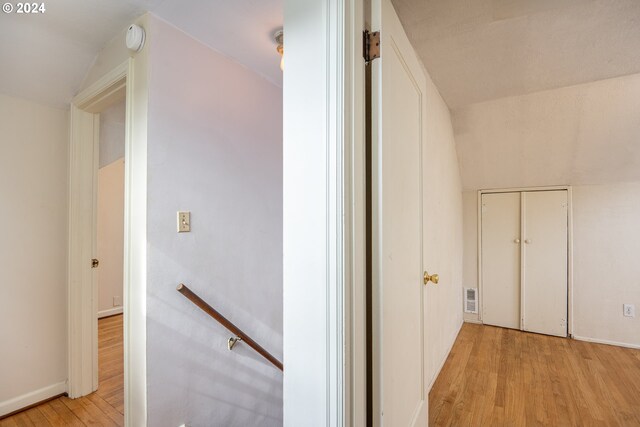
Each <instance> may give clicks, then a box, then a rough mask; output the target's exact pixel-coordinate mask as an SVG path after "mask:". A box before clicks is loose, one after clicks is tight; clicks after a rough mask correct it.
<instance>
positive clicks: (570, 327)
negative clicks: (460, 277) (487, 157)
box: [477, 185, 573, 337]
mask: <svg viewBox="0 0 640 427" xmlns="http://www.w3.org/2000/svg"><path fill="white" fill-rule="evenodd" d="M554 190H556V191H557V190H566V191H567V202H568V205H567V217H568V218H567V251H568V253H567V301H568V304H567V318H568V325H567V334H568V336H569V337H573V204H572V190H571V186H570V185H558V186H549V187H514V188H500V189H491V190H478V200H477V203H478V206H477V224H478V260H477V262H478V307H480V310H478V320H479V321H480V322H481V323H482V304H483V297H482V289H483V286H482V195H483V194H492V193H520V192H527V191H554ZM521 215H524V213H523V212H521ZM521 221H522V219H521ZM521 238H522V236H521ZM521 270H522V266H521ZM523 274H524V271H521V273H520V276H521V280H522V275H523ZM521 305H522V303H521ZM520 323H521V326H522V321H521V322H520Z"/></svg>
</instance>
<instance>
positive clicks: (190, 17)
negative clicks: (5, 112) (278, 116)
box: [0, 0, 283, 108]
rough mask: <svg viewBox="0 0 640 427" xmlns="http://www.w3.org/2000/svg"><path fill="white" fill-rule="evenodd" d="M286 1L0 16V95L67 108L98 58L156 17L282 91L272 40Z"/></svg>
mask: <svg viewBox="0 0 640 427" xmlns="http://www.w3.org/2000/svg"><path fill="white" fill-rule="evenodd" d="M282 9H283V5H282V0H233V1H222V0H182V1H181V0H109V1H106V0H56V1H54V2H46V12H45V13H44V14H39V15H18V14H15V13H12V14H5V13H0V40H1V41H0V93H4V94H7V95H12V96H17V97H21V98H26V99H31V100H34V101H37V102H41V103H44V104H47V105H52V106H56V107H63V108H64V107H66V106H67V105H68V103H69V101H70V100H71V98H72V97H73V96H74V95H75V94H76V92H77V91H78V89H79V88H80V85H81V83H82V81H83V79H84V77H85V75H86V74H87V72H88V70H89V69H90V67H91V65H92V63H93V61H94V59H95V58H96V56H97V54H98V53H99V52H100V51H101V50H102V48H103V47H104V46H105V45H106V44H107V43H108V42H109V41H110V40H112V39H113V38H114V37H115V36H116V35H118V34H119V33H120V32H121V31H123V30H124V29H125V28H126V27H127V26H128V25H129V24H130V23H131V22H132V21H133V20H134V19H135V18H137V17H138V16H140V15H142V14H143V13H144V12H146V11H151V12H153V13H155V14H156V15H158V16H159V17H161V18H162V19H164V20H165V21H168V22H169V23H171V24H173V25H175V26H176V27H178V28H180V29H181V30H183V31H184V32H186V33H188V34H190V35H191V36H193V37H194V38H196V39H198V40H200V41H201V42H203V43H204V44H206V45H208V46H210V47H212V48H213V49H216V50H218V51H220V52H221V53H223V54H225V55H227V56H229V57H232V58H234V59H236V60H237V61H238V62H240V63H243V64H245V65H246V66H247V67H249V68H251V69H253V70H255V71H257V72H258V73H261V74H262V75H264V76H265V77H266V78H267V79H269V80H271V81H272V82H274V83H276V84H279V85H281V79H282V75H281V72H280V69H279V67H278V66H279V57H278V56H277V52H276V51H275V43H274V41H273V39H272V34H273V32H274V31H275V29H276V28H278V27H281V26H282V21H283V18H282Z"/></svg>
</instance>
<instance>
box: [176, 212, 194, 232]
mask: <svg viewBox="0 0 640 427" xmlns="http://www.w3.org/2000/svg"><path fill="white" fill-rule="evenodd" d="M189 231H191V212H178V233H188V232H189Z"/></svg>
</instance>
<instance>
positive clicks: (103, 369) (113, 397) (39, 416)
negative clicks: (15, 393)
mask: <svg viewBox="0 0 640 427" xmlns="http://www.w3.org/2000/svg"><path fill="white" fill-rule="evenodd" d="M123 363H124V359H123V330H122V315H117V316H112V317H107V318H104V319H99V320H98V384H99V385H98V391H96V392H95V393H92V394H90V395H88V396H85V397H81V398H79V399H69V398H67V397H59V398H57V399H54V400H51V401H49V402H45V403H42V404H40V405H38V406H35V407H33V408H31V409H28V410H26V411H22V412H20V413H17V414H15V415H12V416H10V417H7V418H4V419H2V420H0V427H31V426H36V427H50V426H52V427H57V426H65V427H68V426H71V427H83V426H95V427H99V426H104V427H122V426H124V375H123V372H124V365H123Z"/></svg>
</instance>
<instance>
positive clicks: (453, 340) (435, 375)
mask: <svg viewBox="0 0 640 427" xmlns="http://www.w3.org/2000/svg"><path fill="white" fill-rule="evenodd" d="M464 322H465V320H464V319H463V321H462V322H460V325H458V330H457V331H456V333H455V335H454V336H453V339H452V340H451V342H450V343H449V345H448V346H447V352H446V353H445V355H444V357H443V358H442V360H441V361H440V363H439V365H438V369H436V372H435V374H434V375H433V377H432V378H431V380H430V381H429V386H428V387H427V399H426V400H427V401H428V400H429V392H430V391H431V388H432V387H433V385H434V384H435V382H436V380H437V379H438V376H439V375H440V371H442V368H443V367H444V364H445V363H446V362H447V359H448V358H449V354H451V349H452V348H453V345H454V344H455V343H456V340H457V339H458V335H460V331H461V330H462V325H464ZM469 323H480V322H469Z"/></svg>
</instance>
